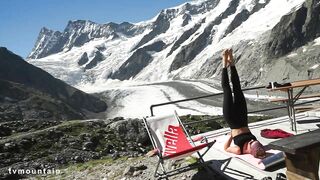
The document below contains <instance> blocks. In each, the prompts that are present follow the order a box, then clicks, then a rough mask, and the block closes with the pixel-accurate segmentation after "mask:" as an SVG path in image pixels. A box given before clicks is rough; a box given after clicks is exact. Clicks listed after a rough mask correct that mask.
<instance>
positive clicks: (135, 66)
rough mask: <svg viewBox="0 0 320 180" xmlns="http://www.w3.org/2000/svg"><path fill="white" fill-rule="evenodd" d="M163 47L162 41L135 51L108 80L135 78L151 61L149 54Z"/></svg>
mask: <svg viewBox="0 0 320 180" xmlns="http://www.w3.org/2000/svg"><path fill="white" fill-rule="evenodd" d="M165 45H166V44H165V43H164V42H163V41H158V42H155V43H153V44H151V45H148V46H144V47H142V48H140V49H138V50H136V51H135V52H134V53H133V54H132V56H130V57H129V59H128V60H127V61H126V62H125V63H124V64H123V65H122V66H121V67H120V68H119V70H118V71H116V72H115V73H114V74H112V75H110V78H113V79H119V80H125V79H130V78H131V77H134V76H136V75H137V74H139V72H140V71H141V70H142V69H143V68H144V67H146V66H147V65H148V64H149V63H150V62H151V61H152V56H151V55H150V54H149V53H150V52H152V51H155V52H159V51H161V50H162V49H164V47H165Z"/></svg>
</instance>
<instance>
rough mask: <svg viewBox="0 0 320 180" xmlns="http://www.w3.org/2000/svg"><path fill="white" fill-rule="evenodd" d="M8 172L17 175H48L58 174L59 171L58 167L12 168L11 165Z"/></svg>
mask: <svg viewBox="0 0 320 180" xmlns="http://www.w3.org/2000/svg"><path fill="white" fill-rule="evenodd" d="M8 171H9V174H18V175H50V174H55V175H57V174H60V173H61V171H60V170H59V169H54V168H51V169H46V168H43V169H12V168H11V167H10V168H9V169H8Z"/></svg>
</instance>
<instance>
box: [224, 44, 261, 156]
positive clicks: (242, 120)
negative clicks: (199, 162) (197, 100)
mask: <svg viewBox="0 0 320 180" xmlns="http://www.w3.org/2000/svg"><path fill="white" fill-rule="evenodd" d="M222 64H223V69H222V77H221V85H222V89H223V94H224V96H223V116H224V119H225V121H226V122H227V123H228V125H229V127H230V128H231V134H230V137H229V139H228V140H227V142H226V143H225V145H224V150H225V151H227V152H230V153H234V154H252V155H253V156H254V157H256V158H264V157H265V156H266V152H265V150H264V148H263V146H262V144H261V143H260V142H259V141H257V138H256V137H255V136H254V135H253V134H252V133H251V131H250V129H249V128H248V114H247V113H248V112H247V103H246V100H245V97H244V95H243V92H242V90H241V85H240V80H239V76H238V73H237V69H236V67H235V64H234V60H233V54H232V49H226V50H224V51H223V54H222ZM228 67H230V71H231V82H232V86H233V93H234V97H233V96H232V91H231V87H230V84H229V77H228V70H227V68H228ZM232 141H233V143H234V146H231V142H232Z"/></svg>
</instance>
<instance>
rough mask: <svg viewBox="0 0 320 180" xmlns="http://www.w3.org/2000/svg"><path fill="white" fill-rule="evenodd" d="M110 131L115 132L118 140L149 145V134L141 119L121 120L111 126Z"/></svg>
mask: <svg viewBox="0 0 320 180" xmlns="http://www.w3.org/2000/svg"><path fill="white" fill-rule="evenodd" d="M110 129H112V130H114V131H115V132H116V134H117V136H118V138H120V139H123V141H131V142H137V143H142V144H148V143H149V137H148V134H147V133H146V131H145V127H144V125H143V124H142V121H141V120H140V119H126V120H120V121H118V122H115V123H113V124H111V125H110Z"/></svg>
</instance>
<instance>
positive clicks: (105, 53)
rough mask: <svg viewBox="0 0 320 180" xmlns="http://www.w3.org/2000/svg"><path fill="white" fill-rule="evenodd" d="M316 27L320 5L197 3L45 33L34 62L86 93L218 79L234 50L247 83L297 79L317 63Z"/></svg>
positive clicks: (301, 0)
mask: <svg viewBox="0 0 320 180" xmlns="http://www.w3.org/2000/svg"><path fill="white" fill-rule="evenodd" d="M318 24H319V0H288V1H277V0H224V1H222V0H213V1H212V0H197V1H191V2H188V3H184V4H182V5H180V6H178V7H174V8H169V9H165V10H162V11H161V12H160V13H159V14H158V15H157V16H156V17H155V18H153V19H151V20H149V21H145V22H140V23H136V24H131V23H126V22H125V23H121V24H115V23H107V24H97V23H94V22H91V21H84V20H77V21H69V23H68V25H67V27H66V28H65V30H64V31H63V32H59V31H53V30H48V29H46V28H43V29H42V30H41V32H40V34H39V37H38V40H37V42H36V44H35V46H34V49H33V51H32V52H31V53H30V55H29V57H28V59H29V62H30V63H32V64H34V65H35V66H38V67H40V68H43V69H45V70H46V71H48V72H49V73H51V74H53V75H54V76H55V77H57V78H59V79H61V80H64V81H66V82H67V83H69V84H71V85H75V86H76V87H80V88H82V87H84V86H86V85H88V84H89V85H90V84H91V85H92V84H93V85H94V86H95V87H96V86H99V85H100V84H103V83H104V82H105V81H106V80H108V79H118V80H142V81H162V80H170V79H203V78H218V77H219V74H220V67H221V66H220V64H221V63H220V52H221V50H222V49H223V48H227V47H233V48H234V50H235V54H236V57H237V62H238V64H239V66H238V67H239V73H240V75H241V76H242V79H244V80H245V81H244V82H243V84H244V85H256V84H262V83H265V82H267V81H270V80H272V81H280V82H281V81H289V80H298V79H306V78H308V73H307V72H308V69H310V68H312V67H313V66H314V65H317V64H318V63H319V62H318V60H317V59H318V57H319V54H318V52H319V51H318V50H319V41H320V40H319V26H318ZM57 69H59V71H58V70H57ZM283 69H284V70H283ZM270 72H272V73H270ZM318 72H319V71H318V70H315V71H314V72H313V73H314V74H313V77H317V75H319V73H318ZM309 75H310V74H309Z"/></svg>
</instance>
